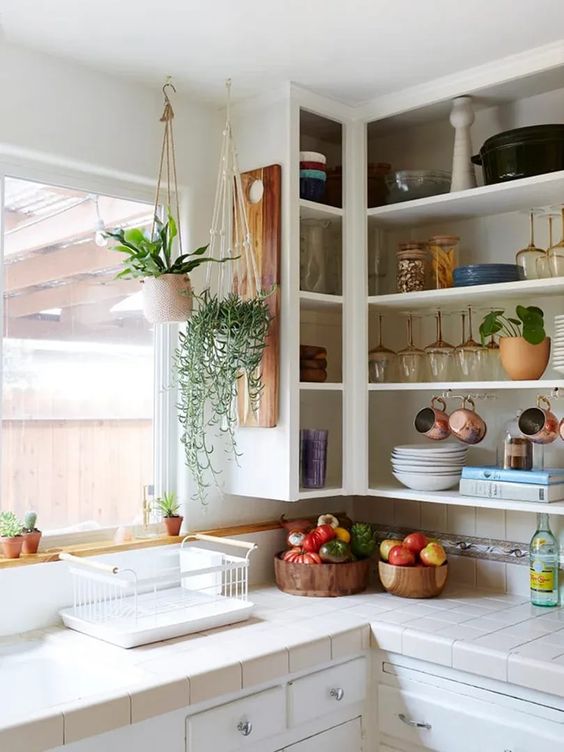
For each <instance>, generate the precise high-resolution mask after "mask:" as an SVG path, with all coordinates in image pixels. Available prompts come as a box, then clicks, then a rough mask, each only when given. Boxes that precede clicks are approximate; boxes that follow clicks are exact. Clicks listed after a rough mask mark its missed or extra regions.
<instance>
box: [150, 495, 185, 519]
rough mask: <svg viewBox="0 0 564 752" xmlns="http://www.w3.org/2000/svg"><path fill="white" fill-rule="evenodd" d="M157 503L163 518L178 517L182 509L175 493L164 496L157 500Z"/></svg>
mask: <svg viewBox="0 0 564 752" xmlns="http://www.w3.org/2000/svg"><path fill="white" fill-rule="evenodd" d="M155 503H156V505H157V509H158V510H159V512H160V513H161V514H162V516H163V517H178V510H179V508H180V507H179V504H178V502H177V501H176V494H175V493H174V491H172V492H171V493H165V494H163V495H162V496H161V498H159V499H156V501H155Z"/></svg>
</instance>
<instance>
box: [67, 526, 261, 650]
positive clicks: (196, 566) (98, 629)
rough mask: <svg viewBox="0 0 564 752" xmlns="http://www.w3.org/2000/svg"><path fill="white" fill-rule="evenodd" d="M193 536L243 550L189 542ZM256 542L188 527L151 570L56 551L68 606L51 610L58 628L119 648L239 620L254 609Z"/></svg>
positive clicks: (246, 616) (194, 541)
mask: <svg viewBox="0 0 564 752" xmlns="http://www.w3.org/2000/svg"><path fill="white" fill-rule="evenodd" d="M200 542H204V543H212V544H215V545H221V546H225V547H233V548H238V549H243V550H244V551H245V552H246V553H245V554H244V555H234V554H226V553H222V552H221V551H217V550H215V549H213V548H208V547H204V546H200V545H195V544H197V543H200ZM256 548H257V546H256V545H255V544H254V543H245V542H244V541H239V540H233V539H232V538H217V537H215V536H211V535H204V534H199V533H196V534H194V535H189V536H187V537H186V538H185V539H184V540H183V541H182V544H181V546H180V550H179V551H178V552H177V553H178V556H175V557H174V558H175V562H174V565H170V564H167V565H166V566H164V567H163V566H160V567H155V571H154V573H153V574H152V576H140V575H138V573H137V572H136V571H135V570H134V569H127V568H123V569H122V568H121V567H118V566H113V565H111V564H102V563H101V562H94V561H88V560H87V559H83V558H80V557H78V556H73V555H72V554H66V553H62V554H60V558H61V559H63V560H64V561H67V562H68V563H69V568H70V573H71V575H72V579H73V605H72V606H71V607H69V608H64V609H62V611H60V612H59V613H60V615H61V617H62V619H63V622H64V624H65V626H67V627H70V628H71V629H75V630H77V631H78V632H84V634H87V635H90V636H92V637H97V638H99V639H101V640H105V641H106V642H111V643H113V644H114V645H119V646H120V647H122V648H132V647H136V646H137V645H146V644H147V643H150V642H158V641H160V640H169V639H171V638H173V637H180V636H182V635H186V634H190V633H192V632H201V631H202V630H205V629H213V628H215V627H219V626H223V625H225V624H234V623H235V622H239V621H245V619H248V618H249V616H250V614H251V612H252V610H253V607H254V606H253V604H252V603H250V602H249V601H248V600H247V597H248V582H249V558H250V555H251V553H252V552H253V551H254V550H255V549H256ZM167 558H169V557H167Z"/></svg>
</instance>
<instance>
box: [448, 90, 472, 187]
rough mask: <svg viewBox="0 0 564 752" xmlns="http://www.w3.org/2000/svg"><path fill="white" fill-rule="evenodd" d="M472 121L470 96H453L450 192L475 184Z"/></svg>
mask: <svg viewBox="0 0 564 752" xmlns="http://www.w3.org/2000/svg"><path fill="white" fill-rule="evenodd" d="M473 122H474V110H473V108H472V97H455V99H453V100H452V110H451V111H450V124H451V125H452V127H453V128H454V152H453V155H452V182H451V184H450V191H451V193H452V192H453V191H465V190H466V189H468V188H475V187H476V185H477V183H476V173H475V172H474V165H473V164H472V162H471V157H472V140H471V138H470V126H471V125H472V123H473Z"/></svg>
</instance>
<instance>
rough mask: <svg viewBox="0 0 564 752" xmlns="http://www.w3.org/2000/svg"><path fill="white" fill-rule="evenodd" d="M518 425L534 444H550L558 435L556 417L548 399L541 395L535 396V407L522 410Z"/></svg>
mask: <svg viewBox="0 0 564 752" xmlns="http://www.w3.org/2000/svg"><path fill="white" fill-rule="evenodd" d="M518 426H519V430H520V431H521V433H522V434H523V436H526V437H527V438H528V439H530V440H531V441H532V442H534V443H535V444H551V443H552V442H553V441H554V439H556V437H557V436H558V418H557V417H556V415H555V414H554V413H553V412H552V411H551V409H550V402H549V400H548V399H547V398H546V397H543V396H542V395H540V396H538V397H537V406H536V407H528V408H527V409H526V410H523V412H522V413H521V415H520V416H519V420H518ZM561 430H562V429H561Z"/></svg>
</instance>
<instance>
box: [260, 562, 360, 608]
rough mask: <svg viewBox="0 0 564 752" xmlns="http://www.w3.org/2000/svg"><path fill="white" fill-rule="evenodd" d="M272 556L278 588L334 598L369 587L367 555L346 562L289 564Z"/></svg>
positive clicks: (287, 591)
mask: <svg viewBox="0 0 564 752" xmlns="http://www.w3.org/2000/svg"><path fill="white" fill-rule="evenodd" d="M283 555H284V552H282V553H281V554H277V555H276V556H275V557H274V575H275V577H276V584H277V585H278V588H279V589H280V590H282V591H283V592H284V593H290V594H291V595H309V596H316V597H319V598H335V597H337V596H339V595H354V594H355V593H362V592H363V590H366V588H367V587H368V579H369V576H370V559H362V560H361V561H350V562H347V563H345V564H291V563H290V562H288V561H284V560H283V559H281V558H280V557H281V556H283Z"/></svg>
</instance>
